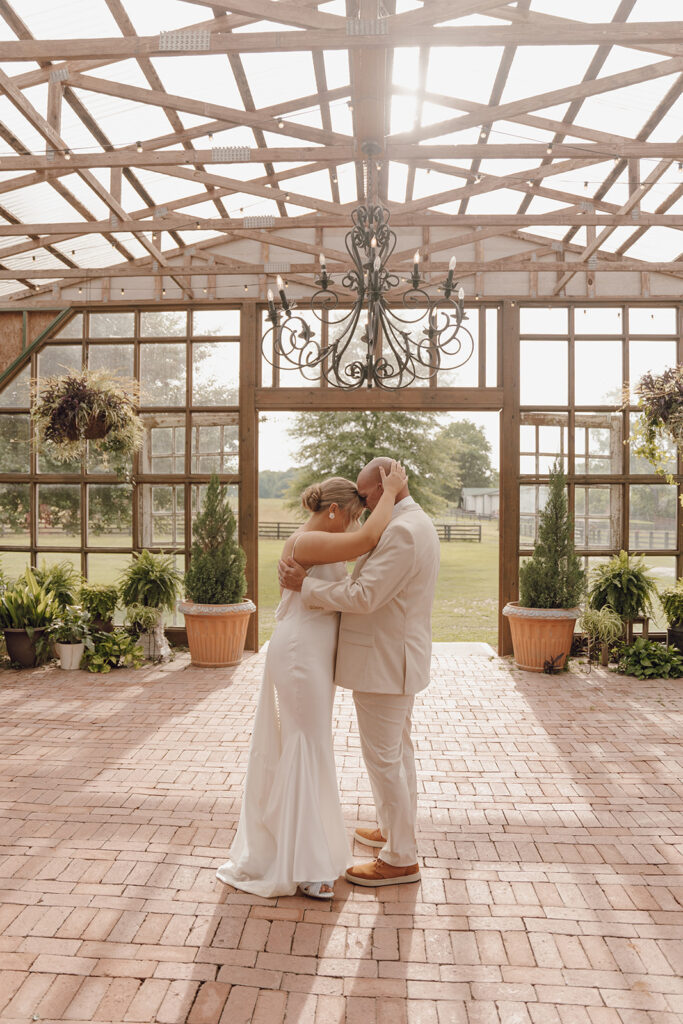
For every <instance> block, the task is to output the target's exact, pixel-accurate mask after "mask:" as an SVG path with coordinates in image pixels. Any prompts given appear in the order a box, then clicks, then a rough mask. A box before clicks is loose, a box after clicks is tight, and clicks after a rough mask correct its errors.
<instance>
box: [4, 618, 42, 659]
mask: <svg viewBox="0 0 683 1024" xmlns="http://www.w3.org/2000/svg"><path fill="white" fill-rule="evenodd" d="M44 632H45V630H44V629H43V628H40V627H39V628H37V629H34V631H33V637H32V638H31V637H30V636H29V635H28V633H27V632H26V630H25V629H6V630H4V633H5V644H6V645H7V654H8V655H9V658H10V661H15V662H17V663H18V664H19V665H21V667H22V668H33V666H34V665H35V663H36V640H37V639H38V637H39V636H42V634H43V633H44Z"/></svg>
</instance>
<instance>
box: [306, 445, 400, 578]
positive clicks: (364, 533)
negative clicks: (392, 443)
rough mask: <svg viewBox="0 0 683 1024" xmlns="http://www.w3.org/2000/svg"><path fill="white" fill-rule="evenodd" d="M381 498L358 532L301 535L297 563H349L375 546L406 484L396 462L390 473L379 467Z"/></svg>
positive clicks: (316, 531)
mask: <svg viewBox="0 0 683 1024" xmlns="http://www.w3.org/2000/svg"><path fill="white" fill-rule="evenodd" d="M379 472H380V477H381V480H382V488H383V490H382V497H381V498H380V499H379V501H378V502H377V505H376V506H375V508H374V509H373V510H372V512H371V513H370V515H369V516H368V518H367V519H366V521H365V522H364V523H363V525H362V526H361V528H360V529H359V530H353V531H352V532H350V533H327V532H326V531H325V530H310V531H307V532H305V533H302V534H300V536H299V537H298V539H297V542H296V560H297V561H298V562H300V563H303V564H305V565H309V566H310V565H326V564H327V563H329V562H350V561H353V559H355V558H360V556H361V555H364V554H366V553H367V552H368V551H372V549H373V548H374V547H375V546H376V544H377V542H378V540H379V539H380V537H381V536H382V534H383V533H384V531H385V530H386V528H387V526H388V525H389V523H390V521H391V513H392V510H393V508H394V499H395V498H396V495H397V494H398V493H399V492H400V491H402V490H403V488H404V487H405V485H406V482H407V479H408V478H407V476H406V473H405V470H404V469H403V467H402V466H401V465H400V463H398V462H393V463H392V466H391V470H390V472H389V473H385V472H384V470H383V469H382V468H381V467H380V470H379Z"/></svg>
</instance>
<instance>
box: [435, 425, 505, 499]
mask: <svg viewBox="0 0 683 1024" xmlns="http://www.w3.org/2000/svg"><path fill="white" fill-rule="evenodd" d="M439 441H440V442H441V443H442V444H443V447H444V456H445V459H446V466H447V470H446V473H445V474H444V476H443V484H442V487H441V490H440V494H441V495H442V496H443V497H444V498H445V499H446V501H448V502H449V503H451V504H455V505H457V504H459V503H460V499H461V497H462V489H463V487H496V486H497V485H498V473H497V472H496V471H495V470H494V469H493V467H492V466H491V443H490V442H489V440H488V438H487V437H486V433H485V431H484V428H483V427H478V426H477V425H476V423H473V422H472V420H458V421H456V422H455V423H449V424H448V426H447V427H445V428H444V429H443V430H442V431H441V434H440V435H439Z"/></svg>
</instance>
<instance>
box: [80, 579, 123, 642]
mask: <svg viewBox="0 0 683 1024" xmlns="http://www.w3.org/2000/svg"><path fill="white" fill-rule="evenodd" d="M79 597H80V602H81V604H82V606H83V608H84V610H85V611H86V612H87V613H88V615H89V616H90V619H91V621H92V628H93V629H94V630H97V631H98V632H100V633H111V632H112V630H113V629H114V624H113V622H112V619H113V617H114V612H115V611H116V608H117V606H118V603H119V591H118V587H115V586H114V584H113V583H87V584H86V585H85V586H83V587H81V590H80V594H79Z"/></svg>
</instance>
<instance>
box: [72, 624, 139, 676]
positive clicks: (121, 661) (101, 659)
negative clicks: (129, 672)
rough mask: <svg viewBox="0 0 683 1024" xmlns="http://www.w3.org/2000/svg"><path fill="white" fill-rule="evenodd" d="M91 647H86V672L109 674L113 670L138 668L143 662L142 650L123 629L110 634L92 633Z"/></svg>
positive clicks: (84, 663)
mask: <svg viewBox="0 0 683 1024" xmlns="http://www.w3.org/2000/svg"><path fill="white" fill-rule="evenodd" d="M92 641H93V642H92V646H86V649H85V652H84V654H83V667H84V668H87V670H88V672H105V673H106V672H111V670H112V669H113V668H140V666H141V665H142V663H143V661H144V660H145V657H144V654H143V653H142V648H141V647H140V644H139V643H138V642H137V640H136V639H135V637H134V636H131V635H130V633H128V632H126V630H125V629H114V630H112V632H111V633H93V636H92Z"/></svg>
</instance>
